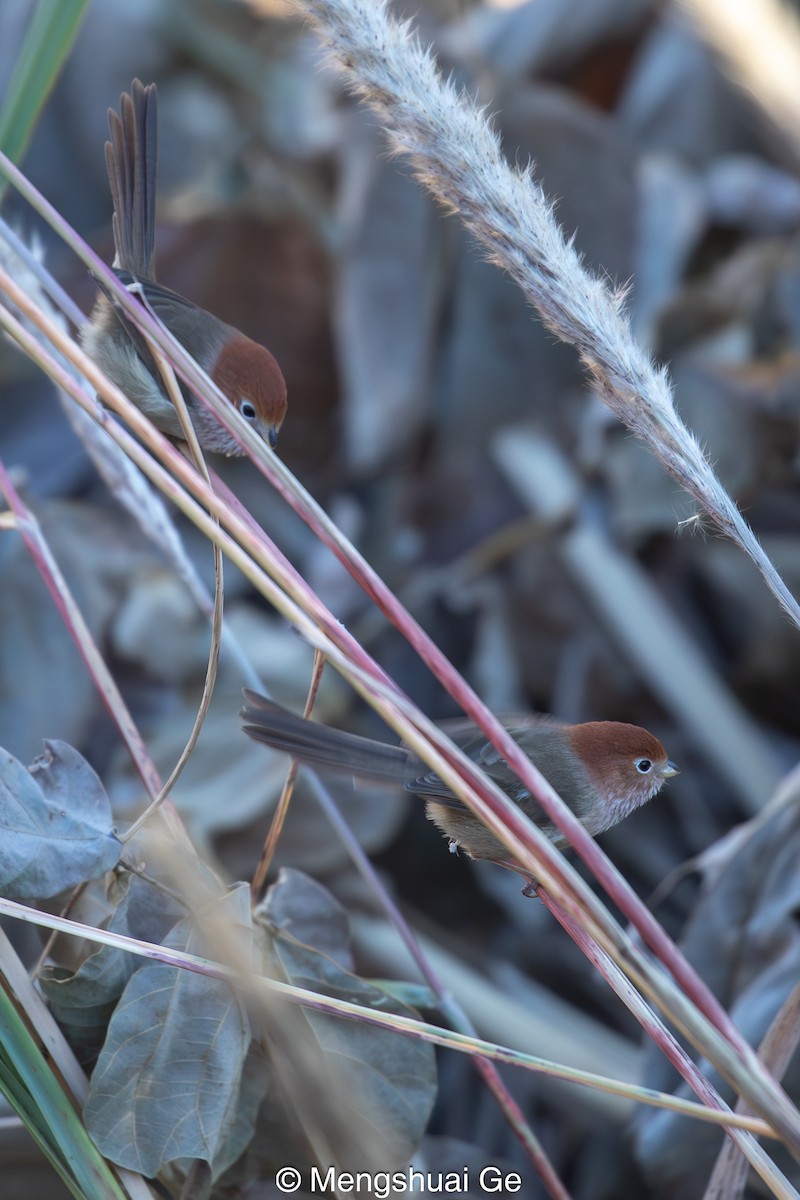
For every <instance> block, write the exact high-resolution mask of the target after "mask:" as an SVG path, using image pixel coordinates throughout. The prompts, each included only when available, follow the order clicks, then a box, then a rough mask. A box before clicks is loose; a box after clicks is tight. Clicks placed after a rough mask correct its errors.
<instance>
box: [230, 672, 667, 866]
mask: <svg viewBox="0 0 800 1200" xmlns="http://www.w3.org/2000/svg"><path fill="white" fill-rule="evenodd" d="M244 695H245V699H246V700H247V704H246V706H245V707H244V708H243V709H242V710H241V716H242V718H243V721H244V724H243V726H242V728H243V729H244V732H245V733H246V734H248V736H249V737H251V738H254V739H255V740H256V741H258V742H265V743H266V744H267V745H268V746H273V747H274V748H275V749H276V750H283V751H285V753H286V754H290V755H291V756H292V757H293V758H296V759H298V760H299V761H300V762H302V763H307V764H309V765H310V766H314V767H318V768H319V769H320V770H323V771H324V770H330V771H338V772H344V773H346V774H349V775H356V776H361V777H364V778H368V779H373V780H379V781H381V782H389V783H392V782H393V783H396V784H398V785H399V786H401V787H402V788H404V790H405V791H407V792H413V793H414V794H415V795H418V796H423V797H424V798H425V801H426V811H427V815H428V818H429V819H430V820H431V821H433V823H434V824H435V825H437V826H438V827H439V829H440V830H441V831H442V833H443V834H444V835H445V836H446V837H447V838H449V839H450V842H451V845H452V846H453V848H456V847H458V848H460V849H462V850H463V851H464V852H465V854H468V855H469V856H470V858H488V859H491V860H492V861H494V862H499V863H502V864H503V865H504V866H510V865H511V864H510V863H509V852H508V850H507V848H506V847H505V846H504V845H503V844H502V842H500V841H498V839H497V838H496V837H495V836H494V834H492V833H490V832H489V830H488V829H486V828H485V826H484V825H483V824H482V823H481V822H480V821H479V820H478V818H477V817H476V816H474V814H473V813H472V810H471V809H469V808H467V806H466V805H465V804H462V802H461V801H460V800H459V799H457V797H456V796H454V795H453V793H452V792H451V791H450V790H449V788H448V787H447V785H446V784H445V783H443V782H442V780H441V779H440V778H439V776H438V775H436V774H435V773H434V772H432V771H430V770H429V768H428V767H427V766H426V764H425V763H424V762H423V761H422V759H421V758H419V757H418V756H417V755H416V754H415V753H414V752H413V751H412V750H409V749H407V748H406V747H405V746H390V745H387V744H386V743H385V742H378V741H373V740H372V739H371V738H364V737H358V736H357V735H355V734H352V733H343V732H342V731H341V730H337V729H330V728H328V727H327V726H325V725H320V724H319V723H318V722H316V721H308V720H305V719H304V718H303V717H298V716H296V715H295V714H294V713H292V712H290V711H289V710H288V709H286V708H283V707H282V705H280V704H276V703H275V701H274V700H268V699H267V698H266V697H265V696H260V695H259V694H258V693H257V692H251V691H250V690H248V689H246V690H245V693H244ZM503 725H504V726H505V728H506V730H507V731H508V733H509V734H510V735H511V737H512V738H513V739H514V741H515V742H516V743H517V745H518V746H520V748H521V749H522V750H523V751H524V752H525V754H527V756H528V758H530V759H531V761H532V762H533V763H535V764H536V766H537V767H538V768H539V770H540V771H541V772H542V774H543V775H544V777H545V778H546V779H547V780H548V782H549V783H550V784H552V786H553V787H554V788H555V790H556V791H557V792H558V794H559V795H560V796H561V798H562V800H564V801H565V803H566V804H568V805H569V807H570V808H571V809H572V811H573V812H574V813H575V816H576V817H578V818H579V820H580V821H581V823H582V824H583V825H584V827H585V828H586V830H587V832H588V833H590V834H592V835H594V834H598V833H602V832H603V831H604V830H606V829H610V828H611V826H612V825H616V824H617V822H618V821H621V820H622V819H623V817H627V816H628V815H629V814H630V813H632V812H633V811H634V810H635V809H637V808H640V807H641V805H642V804H646V803H647V801H648V800H652V798H653V796H655V795H656V793H657V792H659V791H660V790H661V788H662V786H663V784H664V783H665V782H666V780H667V779H671V778H672V776H673V775H677V774H678V769H677V767H676V766H675V765H674V764H673V763H671V762H670V761H669V759H668V758H667V752H666V750H665V749H664V747H663V746H662V744H661V742H660V741H659V740H658V738H656V737H654V736H653V735H652V733H648V732H647V730H646V729H640V728H639V726H638V725H625V724H622V723H620V722H618V721H589V722H588V723H586V724H584V725H560V724H558V723H556V722H555V721H551V720H549V719H548V718H546V717H518V718H511V719H506V720H504V721H503ZM442 728H443V729H444V730H445V732H446V733H447V734H448V735H449V737H451V738H452V740H453V741H454V742H455V744H456V745H457V746H458V747H459V748H460V749H461V750H463V752H464V753H465V754H466V755H467V757H468V758H471V759H472V760H473V762H475V763H477V764H478V766H480V767H481V768H482V769H483V770H484V771H485V772H486V773H487V775H489V776H490V778H491V779H493V780H494V782H495V783H496V784H497V785H498V786H499V787H500V788H501V789H502V790H503V791H504V792H505V793H506V795H507V796H509V797H510V798H511V799H512V800H513V801H515V803H516V804H518V805H519V807H520V808H521V809H522V811H523V812H524V813H525V814H526V816H528V817H530V819H531V820H532V821H533V822H534V824H536V825H538V826H539V828H540V829H541V830H542V832H543V833H545V834H546V835H547V836H548V837H549V838H550V839H551V840H552V841H553V842H555V844H556V845H557V846H564V845H566V839H565V837H564V835H563V834H562V833H561V831H560V830H558V829H556V827H555V826H554V825H553V824H552V822H551V821H550V819H549V817H548V816H547V814H546V813H545V812H544V810H543V809H542V807H541V806H540V804H539V803H538V802H537V801H536V800H535V799H534V798H533V796H531V794H530V792H529V791H528V789H527V788H526V787H524V785H523V784H522V783H520V781H519V779H517V777H516V775H515V774H514V772H513V771H512V770H511V768H510V767H509V765H508V763H507V762H506V760H505V759H504V758H502V757H501V755H500V754H499V753H498V751H497V750H496V749H495V748H494V746H493V745H492V744H491V742H489V741H487V738H486V735H485V734H484V732H483V731H482V730H481V729H479V728H478V726H477V725H475V724H474V723H473V722H472V721H467V720H459V721H450V722H447V724H446V725H443V726H442Z"/></svg>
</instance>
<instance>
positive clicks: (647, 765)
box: [633, 758, 653, 775]
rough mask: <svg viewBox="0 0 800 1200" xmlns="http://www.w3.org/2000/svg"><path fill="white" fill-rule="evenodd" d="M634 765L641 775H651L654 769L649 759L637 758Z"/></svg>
mask: <svg viewBox="0 0 800 1200" xmlns="http://www.w3.org/2000/svg"><path fill="white" fill-rule="evenodd" d="M633 765H634V766H635V767H636V770H637V771H638V772H639V774H640V775H649V774H650V772H651V771H652V769H653V764H652V762H651V761H650V759H649V758H636V759H634V761H633Z"/></svg>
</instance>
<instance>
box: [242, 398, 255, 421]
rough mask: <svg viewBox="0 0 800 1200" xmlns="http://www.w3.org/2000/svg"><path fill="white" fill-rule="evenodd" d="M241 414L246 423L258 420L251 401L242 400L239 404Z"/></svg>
mask: <svg viewBox="0 0 800 1200" xmlns="http://www.w3.org/2000/svg"><path fill="white" fill-rule="evenodd" d="M239 412H240V413H241V414H242V416H243V417H244V419H245V420H246V421H255V419H256V410H255V409H254V408H253V405H252V404H251V403H250V401H249V400H241V401H240V402H239Z"/></svg>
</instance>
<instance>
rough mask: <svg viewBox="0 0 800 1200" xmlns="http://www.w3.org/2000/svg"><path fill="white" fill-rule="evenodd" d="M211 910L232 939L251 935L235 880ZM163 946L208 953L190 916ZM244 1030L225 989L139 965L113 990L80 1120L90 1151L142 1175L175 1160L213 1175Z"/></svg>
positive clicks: (226, 1139) (235, 1087) (226, 1156)
mask: <svg viewBox="0 0 800 1200" xmlns="http://www.w3.org/2000/svg"><path fill="white" fill-rule="evenodd" d="M217 909H218V911H217V912H216V913H215V914H214V917H215V920H216V921H219V920H221V919H225V918H227V919H228V921H229V922H230V926H229V928H230V936H231V937H236V938H239V939H241V936H242V935H243V937H244V939H251V936H252V935H251V930H250V929H249V928H248V921H249V906H248V889H247V888H246V887H245V886H244V885H242V886H241V887H238V888H236V889H234V890H233V891H232V892H231V893H229V894H228V895H227V896H225V897H224V898H223V900H222V901H221V902H220V903H219V904H218V905H217ZM164 944H165V945H169V946H170V947H172V948H176V949H183V950H187V951H189V952H190V953H192V954H201V955H202V954H204V953H205V954H208V953H209V949H208V947H207V946H204V944H203V938H202V936H201V934H200V933H199V932H198V930H197V928H196V927H195V926H194V923H193V922H191V921H189V920H184V921H180V922H179V923H178V925H176V926H175V928H174V929H173V930H172V932H171V934H170V935H169V937H168V938H167V939H166V940H165V943H164ZM244 947H245V950H247V949H248V947H247V942H246V941H245V943H244ZM211 953H212V954H213V949H212V950H211ZM251 1036H252V1035H251V1030H250V1022H249V1020H248V1017H247V1014H246V1012H245V1010H244V1006H243V1004H242V1003H241V1001H240V999H239V997H238V996H237V995H236V993H235V991H234V989H233V988H232V987H231V985H229V984H227V983H224V982H222V981H220V980H215V979H209V978H207V977H206V976H204V975H198V974H195V973H193V972H190V971H183V970H178V969H176V968H175V967H169V966H166V965H164V964H162V963H148V964H147V965H146V966H144V967H141V968H140V969H139V970H138V971H136V973H135V974H134V975H133V976H132V978H131V979H130V981H129V982H128V984H127V986H126V988H125V991H124V992H123V994H122V997H121V999H120V1002H119V1004H118V1006H117V1009H116V1011H115V1012H114V1015H113V1017H112V1019H111V1022H110V1024H109V1027H108V1034H107V1037H106V1041H105V1045H104V1046H103V1049H102V1051H101V1053H100V1057H99V1059H98V1062H97V1066H96V1067H95V1070H94V1073H93V1075H92V1078H91V1083H90V1087H89V1097H88V1100H87V1103H86V1108H85V1110H84V1119H85V1121H86V1126H87V1128H88V1130H89V1132H90V1134H91V1136H92V1139H93V1140H94V1142H95V1144H96V1145H97V1147H98V1149H99V1150H100V1151H101V1152H102V1153H103V1154H104V1155H105V1156H106V1157H107V1158H110V1159H111V1161H112V1162H115V1163H117V1164H118V1165H120V1166H123V1167H128V1168H129V1169H131V1170H134V1171H139V1172H141V1173H142V1174H144V1175H148V1176H152V1175H156V1174H157V1173H158V1172H159V1171H160V1170H161V1169H162V1168H163V1167H164V1166H165V1165H166V1164H167V1163H170V1162H174V1161H176V1160H184V1159H200V1160H202V1161H205V1162H207V1163H209V1164H210V1165H211V1168H212V1173H216V1171H218V1170H219V1169H224V1168H225V1167H226V1166H227V1165H228V1164H229V1161H230V1137H231V1130H232V1128H233V1127H235V1126H236V1125H237V1113H238V1109H239V1107H240V1093H241V1085H242V1070H243V1065H244V1062H245V1057H246V1055H247V1052H248V1049H249V1046H250V1042H251ZM248 1090H249V1089H248ZM237 1149H238V1147H237ZM218 1158H219V1159H221V1161H219V1162H218Z"/></svg>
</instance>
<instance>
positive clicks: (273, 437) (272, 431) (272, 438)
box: [267, 425, 278, 450]
mask: <svg viewBox="0 0 800 1200" xmlns="http://www.w3.org/2000/svg"><path fill="white" fill-rule="evenodd" d="M267 441H268V442H269V444H270V446H271V447H272V449H273V450H274V449H275V447H276V446H277V444H278V431H277V429H276V428H275V426H274V425H270V427H269V433H268V434H267Z"/></svg>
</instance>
